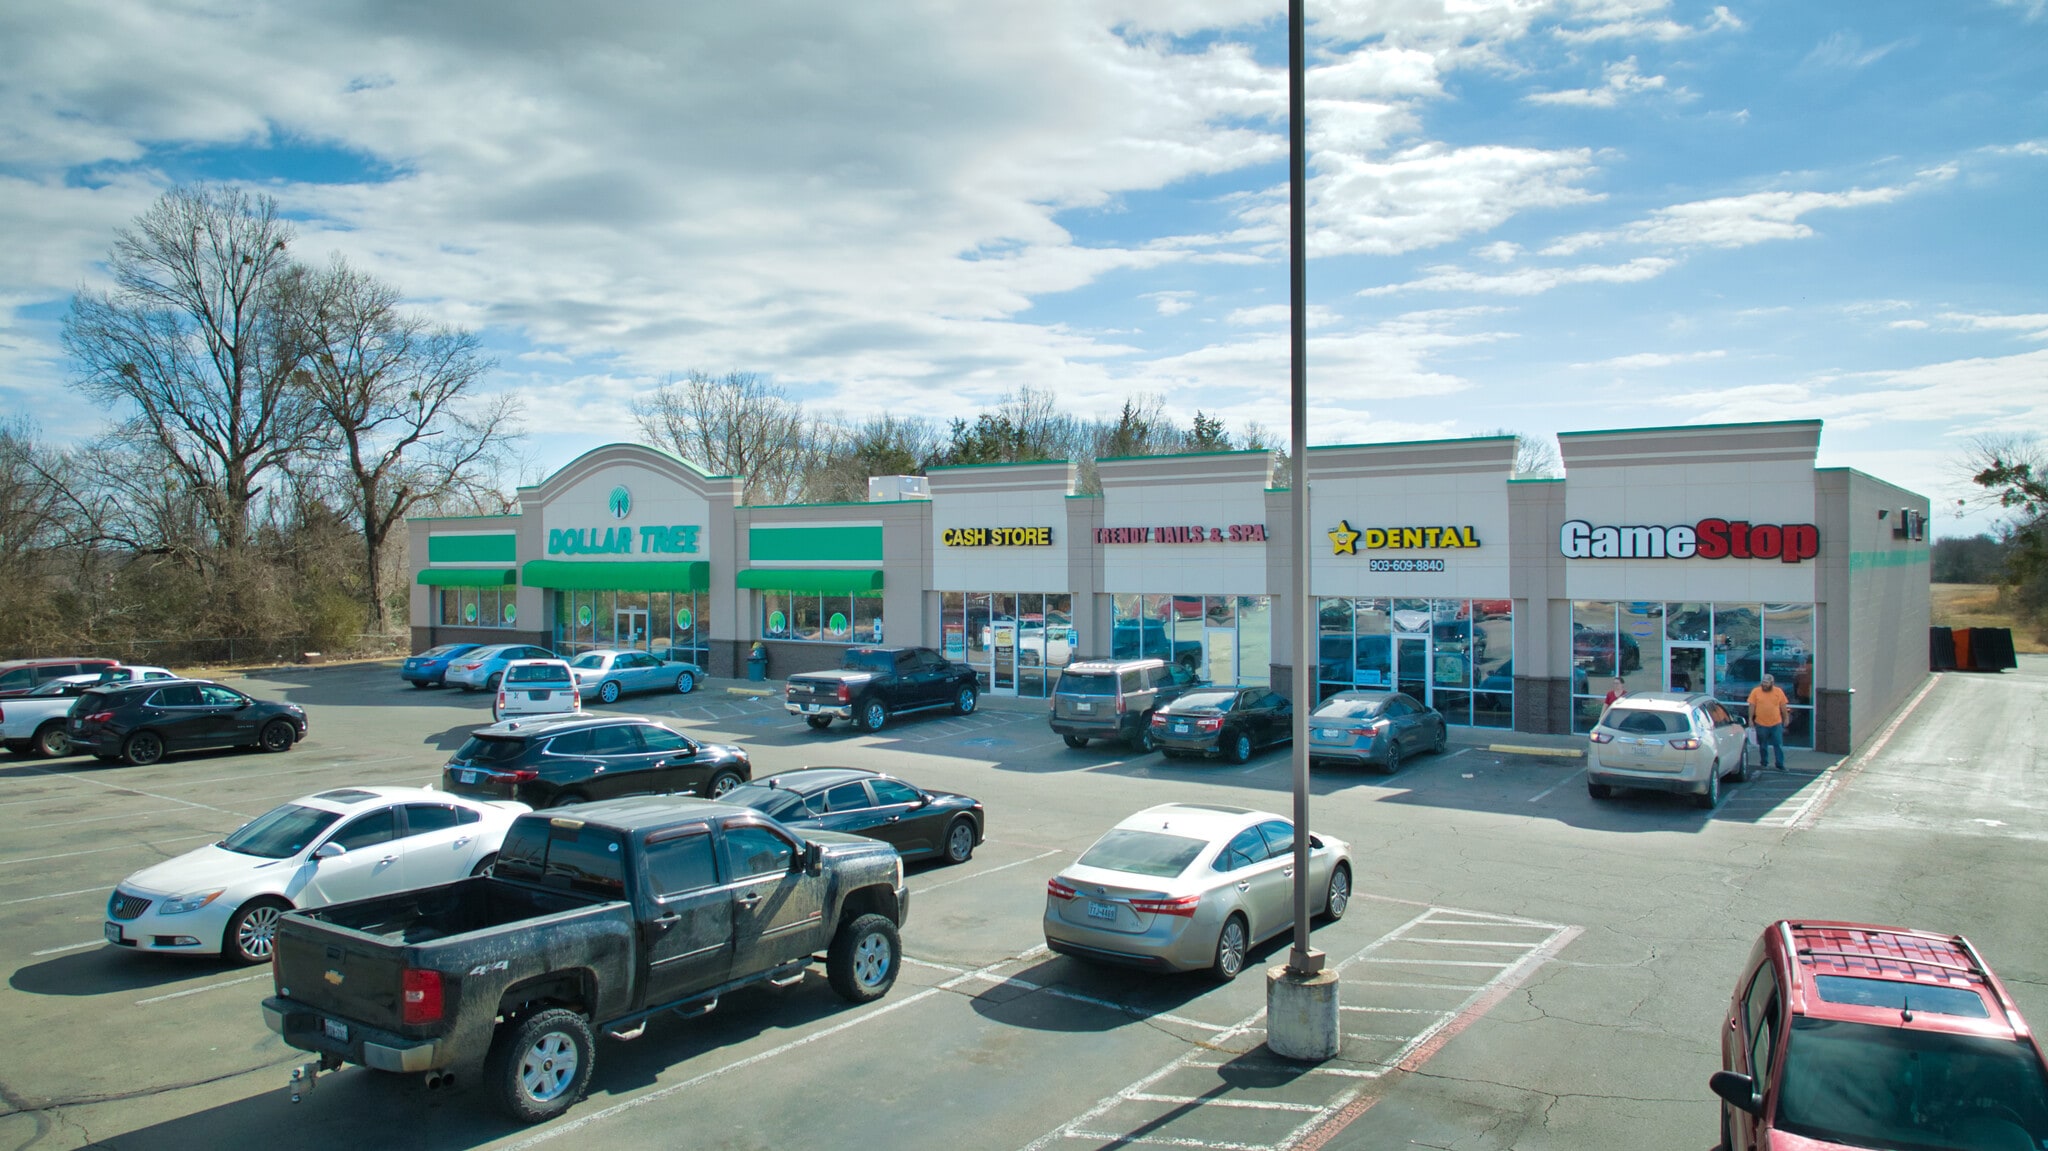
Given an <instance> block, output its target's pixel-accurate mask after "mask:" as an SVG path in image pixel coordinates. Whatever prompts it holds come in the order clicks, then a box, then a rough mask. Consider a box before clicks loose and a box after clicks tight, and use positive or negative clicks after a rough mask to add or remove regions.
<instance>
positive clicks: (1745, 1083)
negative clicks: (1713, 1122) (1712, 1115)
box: [1707, 1071, 1764, 1115]
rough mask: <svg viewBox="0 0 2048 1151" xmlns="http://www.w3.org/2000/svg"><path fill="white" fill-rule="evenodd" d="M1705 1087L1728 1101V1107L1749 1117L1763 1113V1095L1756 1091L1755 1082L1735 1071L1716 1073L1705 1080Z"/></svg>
mask: <svg viewBox="0 0 2048 1151" xmlns="http://www.w3.org/2000/svg"><path fill="white" fill-rule="evenodd" d="M1707 1086H1708V1087H1711V1088H1713V1091H1714V1094H1716V1095H1719V1096H1720V1097H1721V1098H1723V1099H1726V1100H1727V1101H1728V1104H1729V1106H1731V1107H1734V1108H1736V1109H1737V1110H1740V1111H1745V1112H1748V1113H1749V1114H1751V1115H1762V1114H1763V1113H1764V1100H1763V1094H1762V1093H1761V1092H1759V1091H1758V1090H1757V1089H1756V1080H1754V1079H1751V1078H1750V1077H1749V1076H1747V1075H1743V1074H1741V1073H1739V1072H1735V1071H1716V1072H1714V1077H1713V1078H1711V1079H1709V1080H1707Z"/></svg>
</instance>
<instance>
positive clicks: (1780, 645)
mask: <svg viewBox="0 0 2048 1151" xmlns="http://www.w3.org/2000/svg"><path fill="white" fill-rule="evenodd" d="M1815 650H1816V648H1815V644H1814V610H1813V605H1812V604H1808V603H1797V604H1775V603H1773V604H1754V603H1699V602H1653V601H1619V602H1617V601H1612V600H1579V601H1576V602H1574V603H1573V604H1572V672H1571V677H1572V730H1573V731H1575V732H1587V731H1591V730H1592V729H1593V725H1594V723H1596V722H1597V721H1598V720H1599V718H1600V711H1601V708H1602V705H1603V702H1604V700H1605V697H1606V695H1607V691H1608V689H1609V688H1610V687H1612V686H1613V683H1614V681H1615V680H1616V679H1619V680H1621V682H1622V686H1623V688H1624V689H1625V690H1628V691H1682V692H1709V693H1711V694H1712V695H1713V696H1714V697H1715V698H1716V699H1719V700H1721V701H1722V702H1723V703H1725V704H1727V705H1728V708H1729V710H1730V711H1733V712H1735V713H1736V714H1738V715H1742V714H1746V713H1747V712H1748V710H1749V692H1750V689H1752V688H1754V687H1756V686H1757V685H1758V684H1759V683H1760V682H1761V681H1762V679H1763V676H1764V674H1765V673H1766V672H1768V673H1769V674H1770V675H1771V677H1772V678H1773V679H1774V680H1776V682H1777V684H1778V686H1779V687H1781V688H1783V689H1784V691H1785V695H1786V697H1787V698H1788V699H1790V700H1791V703H1792V711H1791V714H1790V716H1788V717H1787V721H1786V725H1785V743H1786V744H1787V746H1794V747H1812V746H1813V738H1814V728H1813V706H1814V704H1813V682H1814V652H1815Z"/></svg>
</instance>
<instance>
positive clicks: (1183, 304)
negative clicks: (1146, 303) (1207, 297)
mask: <svg viewBox="0 0 2048 1151" xmlns="http://www.w3.org/2000/svg"><path fill="white" fill-rule="evenodd" d="M1138 298H1139V299H1141V300H1150V301H1152V306H1153V307H1155V308H1157V309H1159V314H1160V315H1162V316H1178V315H1180V314H1181V313H1182V312H1185V311H1187V310H1188V309H1189V308H1192V307H1194V306H1195V305H1194V302H1193V301H1194V298H1195V294H1194V293H1193V292H1145V293H1143V294H1141V295H1140V296H1139V297H1138Z"/></svg>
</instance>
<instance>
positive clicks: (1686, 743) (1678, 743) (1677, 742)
mask: <svg viewBox="0 0 2048 1151" xmlns="http://www.w3.org/2000/svg"><path fill="white" fill-rule="evenodd" d="M1671 746H1672V747H1675V748H1677V749H1678V750H1680V751H1698V750H1699V746H1700V741H1699V740H1696V739H1690V738H1688V739H1674V740H1672V741H1671Z"/></svg>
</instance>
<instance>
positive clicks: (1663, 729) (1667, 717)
mask: <svg viewBox="0 0 2048 1151" xmlns="http://www.w3.org/2000/svg"><path fill="white" fill-rule="evenodd" d="M1600 724H1601V726H1603V727H1611V728H1613V729H1614V730H1616V731H1625V732H1627V733H1628V734H1630V735H1678V734H1680V733H1683V732H1688V731H1691V730H1692V724H1691V723H1689V722H1688V721H1687V720H1686V718H1685V713H1684V712H1682V711H1652V710H1650V709H1649V708H1646V707H1623V706H1621V705H1620V704H1616V705H1614V706H1613V707H1611V708H1608V709H1607V714H1606V715H1604V716H1602V717H1601V718H1600Z"/></svg>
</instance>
